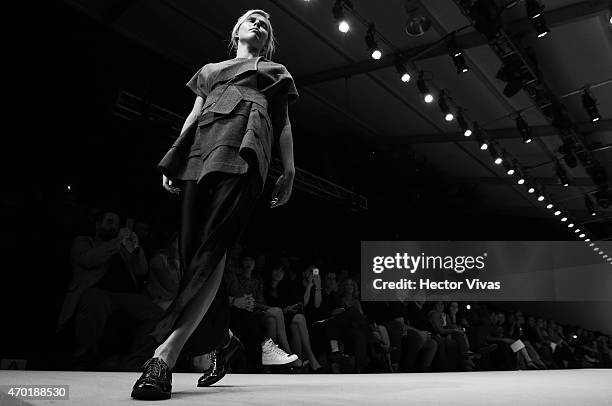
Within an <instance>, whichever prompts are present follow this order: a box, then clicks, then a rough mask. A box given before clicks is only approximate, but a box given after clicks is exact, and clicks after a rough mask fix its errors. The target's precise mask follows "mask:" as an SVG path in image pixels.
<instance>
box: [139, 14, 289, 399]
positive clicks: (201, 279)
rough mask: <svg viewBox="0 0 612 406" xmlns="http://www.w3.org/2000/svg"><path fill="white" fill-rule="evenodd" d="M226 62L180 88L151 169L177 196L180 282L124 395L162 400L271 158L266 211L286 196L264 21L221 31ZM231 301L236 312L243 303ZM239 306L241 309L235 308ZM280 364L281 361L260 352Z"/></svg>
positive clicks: (284, 80)
mask: <svg viewBox="0 0 612 406" xmlns="http://www.w3.org/2000/svg"><path fill="white" fill-rule="evenodd" d="M230 46H231V49H232V50H235V54H234V57H233V58H231V59H228V60H225V61H221V62H218V63H208V64H206V65H204V66H203V67H202V68H201V69H200V70H198V72H196V74H195V75H194V76H193V77H192V78H191V80H189V82H188V83H187V86H188V87H189V88H190V89H191V90H192V91H193V92H194V93H195V96H196V97H195V102H194V104H193V108H192V111H191V113H190V114H189V115H188V117H187V119H186V120H185V123H184V125H183V128H182V131H181V134H180V135H179V137H178V138H177V139H176V141H175V142H174V143H173V145H172V146H171V148H170V149H169V150H168V152H167V153H166V155H165V156H164V157H163V159H162V160H161V161H160V163H159V164H158V168H159V169H160V170H161V172H162V173H163V176H162V184H163V187H164V188H165V189H166V190H167V191H169V192H170V193H172V194H178V195H180V197H181V220H180V223H181V225H180V236H179V245H180V252H181V266H183V267H184V271H183V280H182V281H181V287H180V291H179V293H178V295H177V297H176V299H175V300H174V301H173V302H172V304H171V305H170V307H169V308H168V309H167V310H166V313H165V315H164V317H163V318H162V319H161V320H160V322H159V323H158V324H157V326H156V328H155V329H154V331H153V332H152V333H151V337H152V338H153V339H154V340H155V341H156V342H157V343H159V346H158V347H157V348H156V349H155V351H154V353H153V354H152V357H151V358H150V359H149V360H148V361H147V362H146V363H145V364H144V365H143V373H142V376H141V377H140V378H139V379H138V380H137V381H136V383H135V384H134V387H133V390H132V397H134V398H137V399H148V400H152V399H168V398H170V396H171V392H172V373H171V371H172V368H173V367H174V365H175V363H176V360H177V358H178V356H179V354H180V352H181V350H182V348H183V346H184V345H185V343H186V341H187V340H188V338H189V337H190V335H191V334H192V333H193V331H194V330H195V329H196V328H197V326H198V325H199V323H200V321H201V320H202V318H203V317H204V315H205V314H206V312H207V311H208V309H209V307H210V304H211V302H212V301H213V298H214V297H215V295H216V293H217V290H218V288H219V284H220V281H221V278H222V276H223V272H224V269H225V259H226V255H227V251H228V250H229V249H230V248H231V247H232V245H233V244H234V243H235V242H236V241H237V240H238V239H239V236H240V234H241V232H242V230H243V228H244V226H245V225H246V224H247V222H248V220H249V218H250V215H251V213H252V211H253V208H254V207H255V206H256V202H257V199H258V197H259V196H260V195H261V193H262V192H263V186H264V183H265V180H266V177H267V174H268V169H269V166H270V160H271V155H272V154H271V152H272V149H273V146H277V147H278V148H277V149H278V151H280V158H281V162H282V166H283V172H282V175H281V176H280V177H279V178H278V180H277V181H276V184H275V186H274V189H273V192H272V198H271V201H270V206H271V207H273V208H276V207H280V206H282V205H284V204H285V203H287V201H288V200H289V197H290V195H291V191H292V186H293V179H294V177H295V166H294V162H293V139H292V132H291V123H290V121H289V113H288V105H289V104H290V103H293V102H294V101H295V100H296V99H297V98H298V92H297V89H296V87H295V83H294V81H293V78H292V76H291V74H290V73H289V71H288V70H287V69H286V68H285V67H284V66H283V65H281V64H278V63H276V62H273V61H271V60H270V58H271V57H272V55H273V53H274V48H275V37H274V30H273V27H272V24H271V22H270V15H269V14H268V13H266V12H265V11H263V10H249V11H247V12H246V13H244V14H243V15H242V16H240V17H239V18H238V20H237V22H236V24H235V25H234V28H233V29H232V32H231V41H230ZM239 300H241V302H240V303H241V304H244V305H245V307H246V302H247V300H246V299H244V300H242V299H239ZM242 302H244V303H242ZM267 349H269V351H270V352H271V354H276V355H277V360H276V361H278V362H285V361H286V360H287V358H288V356H287V354H284V355H283V354H282V353H280V352H278V351H277V348H276V347H273V346H270V347H267Z"/></svg>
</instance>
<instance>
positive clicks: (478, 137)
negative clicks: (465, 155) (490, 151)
mask: <svg viewBox="0 0 612 406" xmlns="http://www.w3.org/2000/svg"><path fill="white" fill-rule="evenodd" d="M474 138H476V141H477V142H478V146H479V147H480V149H481V150H483V151H484V150H486V149H487V148H489V143H488V141H487V140H486V139H485V138H483V136H482V130H481V129H480V125H478V122H476V121H474Z"/></svg>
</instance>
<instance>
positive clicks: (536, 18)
mask: <svg viewBox="0 0 612 406" xmlns="http://www.w3.org/2000/svg"><path fill="white" fill-rule="evenodd" d="M517 3H518V1H517ZM525 3H526V11H527V16H528V18H529V19H530V21H531V22H532V24H533V26H534V28H535V30H536V33H537V36H538V37H539V38H541V37H543V36H545V35H546V34H547V33H548V32H549V30H548V28H547V27H546V22H545V20H544V15H543V7H542V5H541V4H540V3H538V2H537V1H536V0H526V1H525ZM511 6H512V5H510V6H508V7H511ZM352 8H353V6H352V4H351V2H350V0H336V1H335V3H334V6H333V9H332V13H333V16H334V19H335V20H336V22H337V24H338V30H339V31H340V32H342V33H347V32H348V31H349V30H350V25H349V23H348V20H347V18H346V14H345V9H349V10H352ZM376 34H377V33H376V28H375V26H374V24H373V23H370V24H368V29H367V32H366V36H365V42H366V46H367V48H368V52H369V54H370V57H371V58H372V59H375V60H378V59H380V58H381V57H382V50H381V48H380V46H379V45H378V41H377V40H376ZM447 47H448V50H449V56H450V57H451V58H452V60H453V63H454V64H455V66H456V67H457V73H458V74H461V73H466V72H468V71H469V67H468V66H467V64H466V62H465V57H464V51H463V50H462V49H461V47H459V46H458V45H457V43H456V41H455V39H454V38H453V37H451V38H450V39H449V40H448V41H447ZM395 68H396V70H397V72H398V74H399V75H400V79H401V81H402V82H404V83H408V82H409V81H410V79H411V75H410V73H409V71H408V69H407V68H406V64H405V63H404V61H403V60H402V59H401V58H399V57H398V58H396V60H395ZM417 88H418V90H419V93H420V94H421V95H422V97H423V100H424V101H425V102H426V103H432V102H433V101H434V100H435V98H434V95H433V93H432V92H431V91H430V89H429V87H428V85H427V83H426V80H425V77H424V72H423V71H419V74H418V79H417ZM581 98H582V104H583V106H584V108H585V110H586V111H587V113H588V114H589V116H590V118H591V121H593V122H596V121H598V120H600V118H601V115H600V114H599V111H598V110H597V101H596V99H595V98H594V97H593V95H592V93H591V92H590V89H589V88H588V86H587V87H585V89H584V91H583V93H582V97H581ZM447 99H448V96H447V95H446V93H445V91H444V90H440V92H439V93H438V107H439V108H440V111H441V112H442V115H443V117H444V119H445V120H446V121H447V122H450V121H453V120H454V119H455V114H454V113H453V112H452V111H451V109H450V107H449V103H448V100H447ZM457 110H458V112H457V122H458V124H459V126H460V127H461V130H462V131H463V134H464V136H466V137H469V136H471V135H472V134H474V135H475V137H474V138H475V139H476V141H477V142H478V143H479V146H480V149H481V150H483V151H484V150H489V152H490V154H491V155H492V157H493V159H494V163H495V164H496V165H502V166H503V167H504V169H505V170H506V174H508V175H510V176H516V181H517V184H519V185H525V187H526V188H527V192H528V193H529V194H533V195H534V196H537V201H538V202H541V203H543V204H546V208H547V209H549V210H552V209H553V208H555V210H554V212H553V214H554V216H557V217H558V218H559V219H560V220H561V222H563V223H565V222H567V221H568V220H569V217H568V216H567V215H566V214H564V212H563V211H562V210H561V207H560V206H559V205H557V204H555V203H554V202H553V201H552V199H550V198H549V199H546V196H545V194H544V193H543V192H542V191H541V190H542V188H541V187H539V186H537V185H535V183H534V182H527V181H526V179H525V175H524V171H523V170H521V169H520V167H519V165H518V162H517V160H516V159H514V158H511V157H510V156H509V154H508V153H507V152H506V151H505V150H503V149H502V152H501V153H499V152H498V148H496V147H495V146H494V145H493V143H492V142H491V141H490V140H488V137H486V136H484V135H483V131H482V130H481V129H480V127H479V125H478V123H477V122H473V124H472V125H469V124H468V122H467V120H466V119H465V116H464V114H463V109H461V108H458V109H457ZM515 122H516V127H517V129H518V131H519V133H520V134H521V137H522V139H523V142H524V143H526V144H527V143H530V142H531V141H532V137H531V128H530V127H529V125H528V124H527V122H526V121H525V119H524V118H523V117H522V116H521V115H520V113H519V114H518V115H517V117H516V118H515ZM564 159H566V162H567V160H568V159H571V157H569V156H567V155H564ZM574 160H575V158H574ZM568 166H570V165H568ZM574 166H575V165H574ZM555 172H556V175H557V177H558V178H559V181H560V183H561V184H562V185H563V186H564V187H567V186H569V181H568V177H567V174H566V173H565V170H564V169H563V167H562V166H561V165H560V163H559V161H557V162H556V164H555ZM536 191H537V192H538V193H536ZM585 206H586V207H587V210H588V211H589V213H590V214H591V215H593V216H595V215H597V212H596V211H595V206H594V204H593V202H592V200H591V199H590V197H589V196H588V195H586V194H585ZM574 223H575V222H572V221H570V222H569V223H568V228H570V229H572V228H574V227H575V224H574ZM574 234H576V236H577V237H578V238H580V239H583V240H584V241H587V242H588V241H590V237H589V236H588V235H587V233H586V232H585V231H584V230H581V229H579V228H575V229H574ZM607 258H608V259H612V258H609V257H607Z"/></svg>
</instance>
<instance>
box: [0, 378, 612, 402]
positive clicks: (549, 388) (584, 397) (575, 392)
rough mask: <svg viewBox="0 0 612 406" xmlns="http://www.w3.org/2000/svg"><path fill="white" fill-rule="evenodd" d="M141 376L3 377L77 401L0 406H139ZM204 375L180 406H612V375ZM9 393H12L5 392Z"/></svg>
mask: <svg viewBox="0 0 612 406" xmlns="http://www.w3.org/2000/svg"><path fill="white" fill-rule="evenodd" d="M138 376H140V374H138V373H126V372H57V371H53V372H46V371H0V385H51V384H55V385H66V384H67V385H70V399H69V400H56V401H42V400H26V402H27V403H23V402H22V401H19V400H18V399H14V398H10V397H8V396H7V395H6V393H3V394H2V395H0V405H13V404H16V405H22V404H34V405H42V404H55V405H114V404H129V403H137V402H138V401H135V400H133V399H131V398H130V391H131V387H132V384H133V383H134V381H135V380H136V379H137V378H138ZM198 376H199V375H197V374H173V393H172V399H170V400H166V401H157V402H154V404H156V405H159V404H173V405H200V406H201V405H215V406H216V405H266V406H269V405H282V406H284V405H376V406H383V405H411V406H412V405H487V406H491V405H512V406H528V405H554V406H563V405H571V406H579V405H597V406H600V405H612V370H610V369H581V370H556V371H502V372H471V373H457V372H454V373H430V374H376V375H236V374H232V375H227V376H226V377H225V378H224V379H223V380H222V381H220V382H219V383H218V384H217V385H215V386H212V387H209V388H197V387H196V386H195V384H196V381H197V378H198ZM3 391H4V392H6V389H3Z"/></svg>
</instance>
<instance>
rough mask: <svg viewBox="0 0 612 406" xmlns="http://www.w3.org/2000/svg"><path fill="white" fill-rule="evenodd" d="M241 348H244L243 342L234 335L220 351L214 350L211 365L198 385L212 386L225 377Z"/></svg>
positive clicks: (211, 354) (211, 355)
mask: <svg viewBox="0 0 612 406" xmlns="http://www.w3.org/2000/svg"><path fill="white" fill-rule="evenodd" d="M239 348H243V346H242V343H241V342H240V340H239V339H238V337H236V336H232V338H230V341H229V343H228V344H227V345H226V346H225V347H224V348H222V349H221V350H219V351H212V352H211V353H210V367H209V368H208V369H207V370H206V371H204V374H203V375H202V376H201V377H200V379H198V387H200V388H202V387H205V386H210V385H213V384H215V383H217V382H219V381H220V380H221V379H223V377H224V376H225V374H226V373H227V370H228V369H229V366H230V363H231V361H232V358H233V357H234V355H235V354H236V352H237V351H238V349H239Z"/></svg>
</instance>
